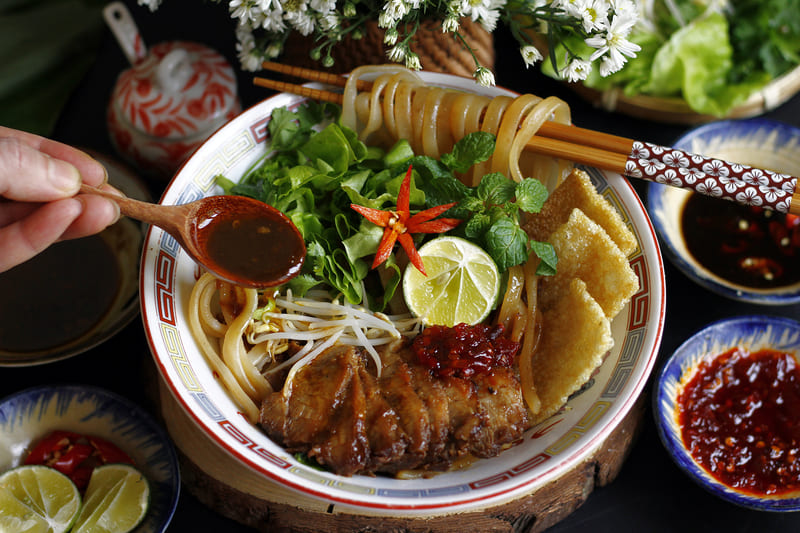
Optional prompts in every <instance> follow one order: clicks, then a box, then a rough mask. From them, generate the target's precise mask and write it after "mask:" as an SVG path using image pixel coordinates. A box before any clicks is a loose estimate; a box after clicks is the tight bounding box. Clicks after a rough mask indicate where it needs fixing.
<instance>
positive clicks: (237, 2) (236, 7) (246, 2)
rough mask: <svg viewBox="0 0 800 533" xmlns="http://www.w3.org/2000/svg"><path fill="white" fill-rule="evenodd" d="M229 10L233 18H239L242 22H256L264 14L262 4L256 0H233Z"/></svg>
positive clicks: (229, 4)
mask: <svg viewBox="0 0 800 533" xmlns="http://www.w3.org/2000/svg"><path fill="white" fill-rule="evenodd" d="M228 11H230V14H231V18H235V19H239V22H240V23H245V22H255V21H256V20H259V19H260V17H261V16H262V14H261V6H260V5H259V3H258V2H257V1H256V0H231V1H230V2H229V3H228Z"/></svg>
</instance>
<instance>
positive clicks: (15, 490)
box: [0, 465, 81, 533]
mask: <svg viewBox="0 0 800 533" xmlns="http://www.w3.org/2000/svg"><path fill="white" fill-rule="evenodd" d="M80 510H81V494H80V492H79V491H78V487H76V486H75V483H73V482H72V480H71V479H69V478H68V477H67V476H65V475H64V474H62V473H61V472H59V471H57V470H55V469H53V468H50V467H48V466H42V465H26V466H20V467H17V468H14V469H12V470H9V471H8V472H6V473H4V474H3V475H2V476H0V531H19V532H30V533H38V532H40V531H41V532H43V533H64V532H66V531H69V530H70V528H71V527H72V525H73V524H74V523H75V519H76V518H77V516H78V513H79V512H80Z"/></svg>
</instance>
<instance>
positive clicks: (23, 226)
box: [0, 126, 119, 272]
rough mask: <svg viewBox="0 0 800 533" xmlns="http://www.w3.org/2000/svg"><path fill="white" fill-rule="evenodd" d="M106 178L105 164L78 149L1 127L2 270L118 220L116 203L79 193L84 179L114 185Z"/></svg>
mask: <svg viewBox="0 0 800 533" xmlns="http://www.w3.org/2000/svg"><path fill="white" fill-rule="evenodd" d="M107 178H108V176H107V174H106V170H105V168H104V167H103V165H101V164H100V163H98V162H97V161H96V160H95V159H93V158H92V157H91V156H89V155H88V154H86V153H84V152H81V151H80V150H77V149H76V148H72V147H71V146H67V145H65V144H61V143H59V142H56V141H53V140H50V139H46V138H44V137H39V136H38V135H33V134H30V133H25V132H21V131H17V130H13V129H11V128H5V127H3V126H0V272H4V271H6V270H8V269H10V268H12V267H14V266H16V265H18V264H20V263H23V262H25V261H27V260H28V259H30V258H31V257H33V256H35V255H36V254H38V253H40V252H41V251H42V250H44V249H45V248H47V247H48V246H50V245H51V244H52V243H54V242H56V241H60V240H65V239H74V238H78V237H85V236H87V235H92V234H94V233H98V232H99V231H102V230H103V229H104V228H106V227H107V226H109V225H111V224H113V223H114V222H116V221H117V219H119V206H117V204H116V203H115V202H113V201H111V200H108V199H106V198H103V197H101V196H98V195H95V194H78V189H79V188H80V185H81V182H83V183H86V184H87V185H91V186H93V187H103V188H108V189H110V190H114V189H113V187H111V186H110V185H106V184H105V183H106V180H107Z"/></svg>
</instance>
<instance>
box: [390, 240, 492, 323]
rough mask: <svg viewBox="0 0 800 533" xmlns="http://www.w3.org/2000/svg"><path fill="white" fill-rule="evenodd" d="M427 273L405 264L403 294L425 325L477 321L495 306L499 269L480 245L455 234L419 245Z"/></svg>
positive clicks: (407, 303) (408, 304) (483, 317)
mask: <svg viewBox="0 0 800 533" xmlns="http://www.w3.org/2000/svg"><path fill="white" fill-rule="evenodd" d="M419 255H420V256H421V257H422V263H423V264H424V265H425V271H426V272H427V273H428V276H427V277H426V276H424V275H422V273H420V271H419V270H417V269H416V268H415V267H414V266H413V265H409V266H408V267H407V268H406V271H405V273H404V275H403V296H404V297H405V300H406V305H407V306H408V308H409V309H410V310H411V312H412V313H413V314H414V315H416V316H417V317H419V318H421V319H422V320H423V322H425V324H427V325H439V326H455V325H456V324H459V323H461V322H464V323H465V324H470V325H473V324H477V323H479V322H481V321H482V320H484V319H485V318H486V317H487V316H488V315H489V313H490V312H491V310H492V309H493V308H494V306H495V302H496V301H497V293H498V291H499V290H500V272H499V270H498V268H497V265H496V264H495V262H494V261H493V260H492V258H491V256H490V255H489V254H487V253H486V252H485V251H484V250H483V248H481V247H480V246H477V245H476V244H473V243H471V242H469V241H467V240H465V239H461V238H459V237H438V238H436V239H433V240H431V241H428V242H427V243H425V244H424V245H422V247H421V248H420V249H419Z"/></svg>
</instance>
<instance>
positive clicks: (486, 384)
mask: <svg viewBox="0 0 800 533" xmlns="http://www.w3.org/2000/svg"><path fill="white" fill-rule="evenodd" d="M361 79H371V80H372V90H371V91H368V92H367V91H358V90H357V89H356V83H357V82H358V80H361ZM545 120H556V121H559V122H562V123H569V121H570V115H569V109H568V107H567V106H566V104H565V103H564V102H563V101H561V100H559V99H557V98H545V99H542V98H539V97H536V96H533V95H522V96H518V97H511V96H498V97H494V98H489V97H486V96H479V95H475V94H469V93H464V92H461V91H455V90H449V89H441V88H438V87H433V86H428V85H426V84H425V83H424V82H423V80H422V79H421V78H420V77H419V76H417V75H416V74H414V73H412V72H409V71H407V70H405V69H398V68H397V67H394V66H392V67H364V68H361V69H357V70H356V71H354V72H353V73H352V75H351V76H350V78H349V81H348V84H347V87H346V88H345V91H344V104H343V108H342V123H343V124H344V125H345V126H347V127H349V128H352V129H353V130H354V131H356V132H358V135H359V138H360V139H361V140H362V141H364V142H365V143H367V144H372V145H378V146H389V145H391V143H393V142H395V141H396V140H398V139H407V140H408V141H409V143H410V144H411V146H412V148H413V149H414V150H415V152H417V153H420V154H425V155H427V156H430V157H434V158H438V157H439V156H441V154H444V153H448V152H449V151H450V150H452V149H453V145H454V143H455V142H456V141H457V140H458V139H460V138H462V137H464V136H465V135H466V134H468V133H470V132H473V131H483V132H488V133H492V134H494V135H495V136H496V139H497V142H496V149H495V152H494V154H493V155H492V157H491V158H490V159H488V160H486V161H484V162H481V163H479V164H477V165H475V166H474V167H473V168H472V169H471V170H470V171H468V172H466V173H464V174H462V175H460V176H459V178H460V179H461V180H462V181H463V182H464V183H465V184H466V185H470V186H475V185H477V184H478V183H479V182H480V180H481V178H482V176H483V175H485V174H488V173H494V172H499V173H501V174H504V175H506V176H507V177H509V178H511V179H513V180H515V181H519V180H521V179H523V178H524V177H527V176H533V177H535V178H537V179H538V180H540V181H541V182H542V183H544V184H545V186H546V187H547V188H548V190H550V191H551V192H554V191H557V190H558V188H559V186H560V185H561V184H563V183H568V185H565V188H567V187H570V188H572V189H574V190H577V191H585V189H586V188H587V187H586V183H587V182H588V180H586V179H585V178H582V177H580V175H577V176H578V177H575V176H576V175H575V173H574V172H572V171H573V169H572V165H571V164H570V163H569V162H566V161H562V160H557V159H554V158H550V157H547V156H541V155H533V154H531V153H528V152H525V146H526V145H527V144H528V142H529V141H530V139H531V137H532V136H533V135H534V134H535V133H536V131H537V130H538V129H539V127H540V126H541V124H542V123H543V122H544V121H545ZM589 185H590V184H589ZM581 194H585V195H586V196H587V197H590V200H588V202H589V203H591V202H595V203H596V204H598V205H599V204H602V202H603V201H602V200H601V199H599V197H595V196H592V195H591V193H583V192H582V193H581ZM574 196H575V194H573V193H572V192H567V193H563V194H561V196H560V197H565V198H568V199H571V198H573V197H574ZM559 201H561V202H564V205H563V206H560V205H559V204H557V205H556V207H554V208H552V209H550V210H549V211H548V210H547V209H546V210H545V211H544V212H543V213H544V214H543V215H541V216H540V218H542V217H550V218H551V219H556V218H559V217H560V218H559V219H558V220H557V223H553V224H552V226H553V227H555V228H559V229H560V228H562V226H563V227H565V229H563V230H561V232H562V233H563V234H564V235H561V234H559V233H558V232H557V231H556V230H554V229H553V228H550V229H548V230H547V231H545V230H542V229H541V228H543V227H547V226H548V223H546V222H544V223H537V221H536V220H533V221H532V225H531V228H532V230H531V231H532V232H539V233H540V234H541V235H539V236H540V237H549V236H550V235H551V234H552V235H555V237H556V239H561V242H563V243H565V244H564V245H563V247H562V248H563V249H564V251H565V252H567V253H572V251H571V250H570V249H569V246H567V244H566V243H568V242H571V241H572V240H575V237H574V233H575V232H576V231H577V232H578V238H577V240H578V241H581V239H584V240H586V241H591V240H600V241H602V242H603V243H605V242H606V241H608V242H609V243H610V244H608V245H602V246H606V248H602V246H601V252H602V253H608V254H609V256H613V259H614V261H616V262H614V261H609V263H611V264H613V265H614V266H615V267H616V266H619V267H620V268H622V267H623V266H624V267H627V268H628V270H629V269H630V267H629V266H627V261H626V260H625V256H626V255H627V254H628V253H630V251H631V250H630V248H629V247H628V245H627V244H623V243H620V242H614V239H613V238H609V237H608V235H607V233H608V232H610V233H613V231H611V230H609V231H608V232H606V231H605V230H603V228H602V226H603V225H604V223H605V222H607V221H605V220H601V221H599V222H600V223H599V225H598V223H595V222H593V221H592V220H590V218H589V217H586V216H584V215H582V214H580V213H578V214H577V215H576V214H574V213H573V207H576V206H573V205H571V204H570V203H569V202H570V201H572V200H559ZM557 202H558V201H557ZM591 205H592V206H595V204H591ZM595 207H596V206H595ZM559 210H560V211H561V212H562V213H566V215H563V214H562V215H556V214H555V213H557V212H558V211H559ZM598 210H599V211H601V212H602V215H601V216H600V218H609V219H613V220H612V222H611V226H612V227H616V228H619V227H622V228H624V224H619V221H618V220H616V219H615V218H614V214H615V211H614V210H613V209H606V210H605V211H603V209H601V208H598ZM595 216H596V215H595ZM617 217H618V215H617ZM584 219H585V220H584ZM540 222H541V221H540ZM595 227H598V228H600V229H599V231H600V232H601V233H602V234H601V233H597V234H595V233H593V232H596V231H598V230H597V229H596V228H595ZM597 235H600V237H602V238H598V237H597ZM603 239H605V240H603ZM631 239H632V237H631ZM623 240H624V239H623ZM587 246H589V245H588V244H587ZM620 247H621V248H622V249H620ZM575 253H577V254H580V253H583V252H581V251H578V252H575ZM601 257H602V256H601ZM620 258H621V259H620ZM595 260H596V257H595ZM575 262H576V263H580V260H576V261H575ZM536 266H537V260H536V259H535V257H534V258H533V259H531V260H528V261H526V262H524V263H523V264H520V265H517V266H512V267H510V268H509V269H508V270H507V272H506V279H507V282H506V285H505V287H504V288H503V290H502V298H501V299H500V302H499V305H498V306H497V309H496V311H495V312H494V313H492V315H491V316H490V318H489V320H488V322H489V323H490V324H492V325H495V326H496V325H499V326H502V331H503V332H505V333H504V334H505V336H506V337H507V338H508V339H510V340H511V341H513V342H516V343H518V344H519V346H520V350H519V355H518V356H517V357H516V359H515V362H514V364H513V367H512V368H511V369H493V370H492V371H491V372H490V373H489V374H488V376H478V377H475V376H472V377H466V378H465V377H458V378H448V379H444V380H441V379H438V380H437V379H436V378H431V377H430V373H427V372H426V371H425V370H424V369H423V370H420V368H418V367H419V365H418V364H417V362H416V361H415V360H414V358H413V356H412V354H411V353H410V352H409V351H408V350H407V349H406V348H407V346H408V344H409V343H410V342H411V341H412V340H413V339H415V338H416V337H417V336H418V335H419V334H420V332H421V331H422V330H423V328H424V326H423V324H422V322H421V321H420V320H419V319H418V318H416V317H414V316H412V315H411V314H409V313H408V312H403V311H404V310H402V309H401V310H400V311H401V312H398V313H389V312H387V313H384V312H374V311H370V310H369V309H367V308H365V307H364V306H362V305H358V304H353V303H350V302H348V301H346V299H344V298H343V297H342V295H341V294H337V293H336V291H333V290H331V288H330V287H327V288H326V287H322V288H321V290H320V288H315V289H314V290H311V291H309V292H307V293H305V294H303V295H302V296H295V295H294V294H293V293H292V291H291V289H286V288H279V289H278V290H277V291H261V292H258V291H255V290H253V289H244V288H241V287H236V286H233V285H230V284H227V283H223V282H221V281H218V280H216V279H214V278H213V277H212V276H211V275H210V274H203V275H202V276H200V278H199V279H198V281H197V283H196V284H195V286H194V288H193V290H192V293H191V299H190V302H189V313H188V317H189V324H190V327H191V330H192V333H193V335H194V337H195V339H196V340H197V342H198V344H199V346H200V348H201V350H202V352H203V353H204V355H205V357H206V359H207V361H208V363H209V364H210V366H211V367H212V369H213V371H214V372H215V374H216V375H217V376H218V377H219V379H220V380H221V381H222V383H223V384H224V387H225V389H226V390H227V391H228V393H229V394H230V395H231V397H232V398H233V400H234V401H235V402H236V404H237V406H238V407H239V409H240V410H241V411H242V413H243V414H244V415H245V416H246V418H247V419H248V420H249V421H250V422H251V423H253V424H260V425H261V426H262V427H264V429H265V430H266V431H267V433H268V434H269V435H270V437H272V438H273V439H275V440H276V441H278V442H281V443H282V444H283V445H284V446H286V447H287V449H289V450H291V451H298V452H302V453H303V454H306V455H308V456H310V457H311V458H312V459H314V460H316V461H317V462H319V463H321V464H323V465H325V466H326V467H328V468H331V469H332V470H333V471H334V472H338V473H343V474H346V475H350V474H353V473H360V472H372V471H387V472H391V473H394V474H398V473H400V472H401V471H402V472H405V471H407V470H409V469H425V468H433V469H446V468H449V467H452V466H453V465H460V464H464V462H463V459H469V458H470V457H474V456H477V457H490V456H493V455H496V454H497V453H500V452H501V451H502V450H504V449H506V448H508V447H509V446H511V445H513V444H516V443H518V442H519V440H520V439H521V436H522V433H523V432H524V431H525V430H526V429H527V428H529V427H530V425H531V424H533V423H535V422H538V421H541V420H542V419H544V418H546V417H548V416H550V415H552V414H553V413H555V412H556V411H557V410H558V409H559V408H560V407H561V406H562V405H563V404H564V403H565V402H566V399H567V397H568V396H569V395H570V394H572V393H573V392H575V390H576V389H577V388H579V387H580V386H581V385H582V384H583V382H585V381H586V380H587V379H588V377H589V375H590V374H591V373H592V372H593V371H594V370H595V369H596V368H597V366H598V365H599V364H600V363H601V362H602V357H603V355H604V354H605V353H606V352H607V351H608V350H609V349H610V348H611V346H612V344H613V343H612V341H611V328H610V321H611V320H612V319H613V318H614V316H615V315H616V314H617V313H618V312H619V310H620V309H621V307H622V305H624V303H625V302H626V301H627V300H628V299H629V298H630V296H631V295H632V294H633V292H635V290H636V288H637V285H636V282H635V275H633V274H632V272H631V271H627V273H626V275H624V276H623V278H621V279H623V282H622V283H620V284H617V283H616V281H617V280H616V279H615V280H614V285H615V286H614V287H613V288H601V289H600V290H598V289H597V287H596V285H598V284H600V283H603V282H602V281H597V282H596V283H595V282H594V281H595V280H592V279H588V280H582V279H578V280H577V281H575V279H574V278H580V276H578V275H576V274H575V273H574V272H572V275H571V277H570V273H569V268H570V267H569V262H568V264H567V270H568V272H567V273H566V274H564V275H563V276H561V277H560V278H558V277H555V278H554V280H555V281H551V280H543V279H540V276H538V275H537V273H536ZM623 270H624V269H623ZM589 277H590V278H591V274H589ZM606 282H607V281H606ZM542 285H544V286H545V287H544V288H543V289H542V290H544V291H545V292H544V293H543V296H542V297H540V286H542ZM548 287H549V289H548ZM598 292H599V293H602V294H601V296H597V293H598ZM608 292H615V293H617V294H616V295H615V296H614V298H615V301H613V302H611V303H609V302H607V301H605V300H604V298H605V297H606V296H605V293H608ZM593 294H594V296H595V297H593ZM540 300H543V301H544V302H545V304H544V305H540ZM598 300H599V301H598ZM569 314H574V320H575V321H576V324H575V325H573V326H572V328H570V329H573V330H574V331H571V332H566V333H565V331H564V330H563V329H559V328H560V327H561V326H558V324H557V322H558V323H563V322H564V321H565V318H566V316H568V315H569ZM561 337H571V338H572V339H573V340H574V343H573V344H572V345H570V344H569V342H570V340H569V339H567V340H564V339H562V338H561ZM342 347H351V348H348V349H343V348H342ZM542 347H543V348H542ZM565 347H567V348H568V349H569V350H571V351H573V352H578V351H581V353H579V354H577V355H576V356H575V357H574V361H558V360H557V358H555V357H554V356H553V354H554V353H556V352H559V351H563V350H564V349H565ZM569 350H568V351H569ZM542 351H544V355H542V354H541V353H540V352H542ZM559 356H560V354H559ZM331 376H333V377H331ZM337 377H338V379H339V380H340V382H336V383H339V385H337V387H338V388H337V387H332V388H331V390H326V389H325V387H324V386H321V385H320V384H321V383H325V384H327V383H328V382H330V381H332V380H334V378H337ZM334 381H335V380H334ZM401 382H402V383H406V382H413V383H414V384H415V385H414V386H413V387H408V386H406V385H403V384H402V383H401ZM315 387H317V388H316V389H315ZM404 387H405V388H404ZM354 389H357V390H358V391H360V392H357V393H356V392H354ZM365 391H366V392H365ZM370 391H371V392H370ZM497 391H501V393H502V394H501V395H500V396H501V397H502V398H501V399H502V402H503V403H502V405H501V404H500V403H497V402H495V403H492V401H493V399H494V398H497V397H498V394H497ZM315 393H316V394H318V395H319V396H320V397H322V398H323V400H324V401H322V402H321V403H320V404H315V403H314V402H312V401H309V400H308V396H314V395H315ZM326 394H327V395H328V396H325V395H326ZM370 395H372V396H370ZM359 398H361V399H362V400H361V401H359ZM363 398H371V400H370V401H369V402H367V401H364V400H363ZM490 400H491V401H490ZM379 401H385V402H384V403H386V407H385V408H383V411H381V412H380V413H379V414H380V416H377V415H375V413H372V412H371V411H370V409H371V408H370V407H369V405H375V402H379ZM415 401H416V402H417V403H418V410H417V411H415V412H413V413H411V414H408V413H406V414H404V413H403V407H402V406H407V405H409V402H411V403H414V402H415ZM370 402H371V403H370ZM436 402H438V403H436ZM362 404H363V405H364V406H363V407H362V408H360V409H361V411H363V412H360V411H359V408H357V407H354V405H362ZM509 404H511V405H514V404H518V407H519V408H517V409H514V408H509V407H508V405H509ZM342 405H344V407H342ZM381 405H383V404H381ZM463 405H468V406H469V407H468V409H466V410H465V409H461V407H463ZM325 406H327V408H326V407H325ZM315 409H316V411H315ZM337 409H338V410H339V411H346V412H347V413H348V416H347V417H344V415H341V416H339V415H336V416H334V415H331V414H330V413H332V412H334V411H336V410H337ZM437 409H438V410H437ZM459 409H461V410H460V411H459ZM318 411H325V412H326V413H327V414H326V416H325V417H323V416H322V415H321V412H318ZM352 412H355V413H356V419H355V420H354V419H353V417H352V416H350V415H349V413H352ZM309 413H310V414H309ZM359 413H360V416H361V418H362V419H363V420H372V419H377V418H380V419H381V420H385V419H387V418H391V419H392V420H394V425H393V426H392V425H391V424H389V426H391V427H395V426H397V427H398V428H399V429H398V430H397V431H393V430H392V431H390V430H389V429H387V430H385V431H383V432H382V433H379V432H377V431H372V432H371V431H370V429H371V428H374V427H375V423H373V422H368V423H366V424H362V425H366V426H367V427H366V428H365V429H363V430H362V431H361V432H360V433H359V430H353V427H356V426H358V425H359V420H358V416H359ZM328 415H330V416H328ZM415 417H416V418H415ZM420 417H422V418H424V419H425V420H426V423H425V424H416V423H414V424H412V423H411V422H410V420H412V419H415V420H416V419H419V418H420ZM315 418H319V419H323V418H324V421H323V422H320V424H312V423H311V422H310V421H313V420H314V419H315ZM493 419H498V420H499V421H500V422H502V423H503V424H502V425H503V427H504V428H506V429H503V430H502V431H501V429H500V428H499V427H498V425H497V424H496V423H495V424H493V423H491V420H493ZM306 422H307V423H306ZM325 424H327V425H325ZM370 424H372V425H370ZM387 427H388V426H387ZM465 428H468V429H469V431H467V429H465ZM507 428H511V430H508V429H507ZM465 432H467V433H469V435H467V436H466V437H465V436H464V435H463V434H464V433H465ZM332 434H335V435H341V434H348V435H350V436H349V437H348V438H349V439H350V440H349V441H347V442H344V443H342V442H338V441H337V442H332V440H336V439H332V437H331V435H332ZM381 439H383V440H387V441H393V440H394V441H397V442H395V444H397V443H398V442H399V448H400V450H399V451H397V450H395V448H397V447H398V446H394V445H392V444H391V443H390V444H387V445H385V446H384V448H381V449H380V450H379V449H378V448H379V447H378V445H377V444H376V442H375V441H376V440H381ZM362 441H363V442H362ZM359 442H361V448H359V445H358V443H359ZM389 448H391V449H389ZM387 449H388V450H389V451H386V450H387ZM342 450H344V451H342ZM359 454H360V455H363V456H365V458H364V460H363V461H361V460H360V459H358V460H356V459H354V456H357V455H359ZM381 454H382V455H381ZM343 455H346V457H345V458H342V456H343Z"/></svg>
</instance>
